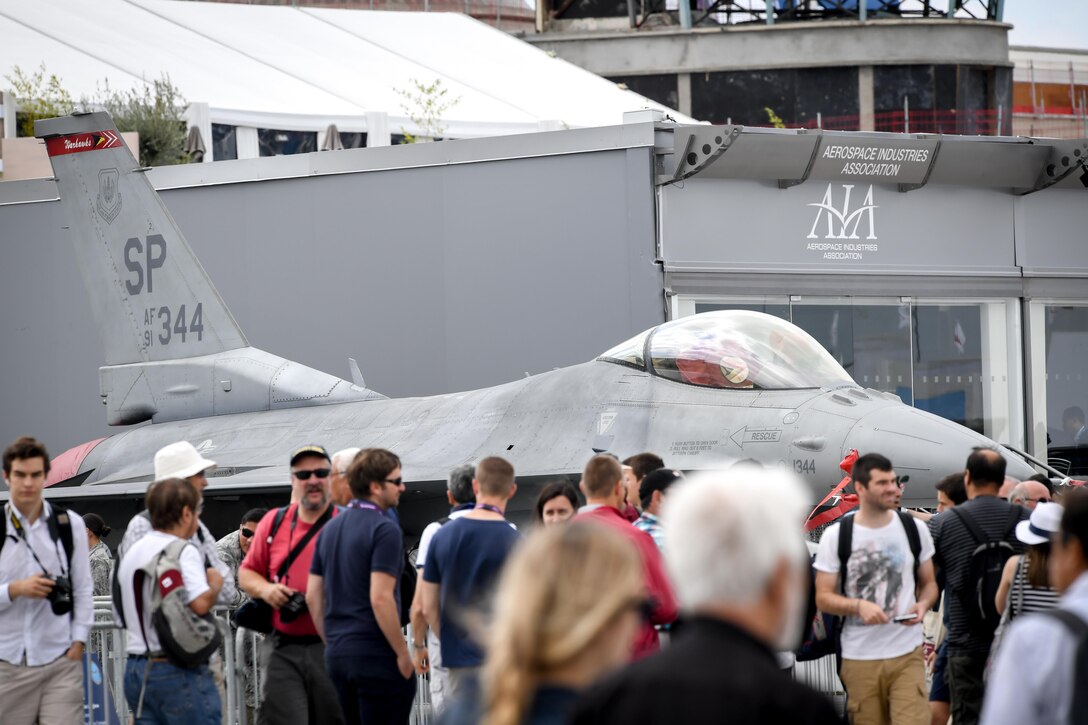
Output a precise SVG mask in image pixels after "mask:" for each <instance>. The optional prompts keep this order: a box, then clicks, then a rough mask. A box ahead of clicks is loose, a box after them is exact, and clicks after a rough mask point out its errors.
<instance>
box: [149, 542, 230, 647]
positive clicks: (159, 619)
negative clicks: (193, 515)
mask: <svg viewBox="0 0 1088 725" xmlns="http://www.w3.org/2000/svg"><path fill="white" fill-rule="evenodd" d="M186 546H190V544H189V542H187V541H172V542H170V543H169V544H168V545H167V546H166V548H165V549H163V550H162V552H161V553H160V554H159V555H158V556H156V557H154V558H153V559H152V560H151V561H149V562H148V563H147V564H145V565H144V566H143V567H141V568H140V569H137V570H136V573H135V574H134V575H133V585H134V591H135V592H143V584H144V582H145V581H150V582H151V601H150V602H148V603H147V605H148V606H150V608H151V626H152V627H154V628H155V634H157V635H158V636H159V644H160V645H161V646H162V650H163V654H164V655H165V656H166V658H167V659H169V660H170V661H171V662H172V663H174V664H175V665H177V666H178V667H197V666H199V665H203V664H207V662H208V659H209V658H210V657H211V656H212V653H213V652H215V651H216V650H217V649H218V648H219V645H220V644H221V643H222V641H223V634H222V632H220V630H219V625H218V623H217V622H216V620H215V615H213V614H212V613H211V612H208V613H207V614H204V615H199V614H197V613H196V612H194V611H193V610H192V609H190V608H189V605H188V604H187V603H186V600H187V599H188V596H187V592H186V590H185V581H184V580H183V579H182V576H181V552H182V551H183V550H184V549H185V547H186ZM135 599H136V611H137V613H138V615H139V619H140V629H141V630H142V631H143V632H144V642H147V632H146V630H143V626H144V609H143V608H144V605H145V602H144V597H143V596H137V597H136V598H135ZM148 654H149V655H153V653H151V652H148Z"/></svg>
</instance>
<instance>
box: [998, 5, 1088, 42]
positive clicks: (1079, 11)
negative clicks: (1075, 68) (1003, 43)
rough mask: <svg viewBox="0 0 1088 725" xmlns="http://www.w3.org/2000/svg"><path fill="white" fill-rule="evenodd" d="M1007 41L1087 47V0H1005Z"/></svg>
mask: <svg viewBox="0 0 1088 725" xmlns="http://www.w3.org/2000/svg"><path fill="white" fill-rule="evenodd" d="M1005 22H1006V23H1012V24H1013V29H1012V32H1011V33H1009V43H1010V44H1012V45H1041V46H1045V47H1050V48H1080V49H1084V50H1088V0H1005Z"/></svg>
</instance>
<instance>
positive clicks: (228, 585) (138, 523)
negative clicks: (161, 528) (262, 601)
mask: <svg viewBox="0 0 1088 725" xmlns="http://www.w3.org/2000/svg"><path fill="white" fill-rule="evenodd" d="M214 468H215V461H209V460H208V459H207V458H204V457H203V456H201V455H200V453H199V452H198V451H197V449H196V448H194V447H193V444H192V443H190V442H189V441H178V442H177V443H171V444H170V445H168V446H164V447H163V448H160V449H159V452H158V453H156V454H155V480H156V481H161V480H163V479H165V478H184V479H186V480H188V481H191V482H192V483H193V485H194V486H196V487H197V490H199V491H201V492H203V491H204V488H205V487H206V486H207V485H208V478H207V475H206V474H207V472H208V471H211V470H212V469H214ZM151 530H152V527H151V518H150V517H149V516H148V514H147V511H146V510H145V511H141V512H140V513H138V514H136V515H135V516H133V517H132V520H131V521H129V522H128V529H127V530H126V531H125V536H124V538H123V539H121V543H120V545H118V547H117V560H118V563H120V560H121V559H122V558H123V557H124V556H125V552H127V551H128V550H129V548H130V547H131V546H132V545H133V544H135V543H136V542H137V541H139V540H140V539H141V538H143V536H144V535H145V534H147V533H148V532H149V531H151ZM189 541H190V542H191V543H192V544H193V545H194V546H196V548H197V549H199V550H200V554H201V556H203V557H204V559H205V566H208V567H215V569H216V571H218V572H219V573H220V574H222V575H223V588H222V589H221V590H220V591H219V598H218V600H217V603H218V604H230V603H231V602H233V601H234V600H235V598H236V597H237V595H236V591H237V589H236V588H235V585H234V576H233V575H232V574H231V571H230V567H229V566H227V565H226V564H225V563H224V562H223V560H222V559H220V558H219V553H218V552H217V551H216V548H215V537H214V536H212V534H211V532H210V531H208V528H207V527H206V526H205V525H204V522H203V521H201V522H200V526H199V527H198V528H197V530H196V534H195V535H194V536H193V537H192V538H191V539H190V540H189Z"/></svg>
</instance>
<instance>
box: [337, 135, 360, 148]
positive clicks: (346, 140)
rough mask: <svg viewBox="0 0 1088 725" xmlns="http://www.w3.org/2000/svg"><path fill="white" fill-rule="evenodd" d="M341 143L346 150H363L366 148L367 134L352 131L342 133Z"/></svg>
mask: <svg viewBox="0 0 1088 725" xmlns="http://www.w3.org/2000/svg"><path fill="white" fill-rule="evenodd" d="M340 143H341V144H342V145H343V146H344V148H346V149H361V148H366V134H365V133H354V132H351V131H341V132H340Z"/></svg>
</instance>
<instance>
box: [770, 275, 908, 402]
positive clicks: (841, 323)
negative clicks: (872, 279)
mask: <svg viewBox="0 0 1088 725" xmlns="http://www.w3.org/2000/svg"><path fill="white" fill-rule="evenodd" d="M791 319H792V320H793V324H795V325H797V326H798V327H800V328H801V329H802V330H804V331H805V332H807V333H808V334H810V335H812V336H813V337H814V338H816V341H817V342H818V343H819V344H820V345H822V346H823V347H824V348H825V349H826V350H827V351H828V352H829V353H830V354H831V357H833V358H834V359H835V361H836V362H838V363H839V364H840V365H842V367H843V368H845V369H846V372H847V373H849V374H850V376H851V377H852V378H853V379H854V381H855V382H857V383H858V384H859V385H861V386H862V387H864V388H872V389H874V390H880V391H883V392H888V393H894V394H895V395H898V396H899V397H900V398H901V399H902V400H903V402H904V403H906V404H907V405H910V404H911V402H912V398H911V374H910V327H911V322H910V305H909V304H903V303H900V302H899V301H898V300H894V301H892V300H879V299H859V298H848V297H842V298H836V297H828V298H809V297H805V298H803V299H801V300H798V301H795V302H794V303H793V304H792V306H791Z"/></svg>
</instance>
